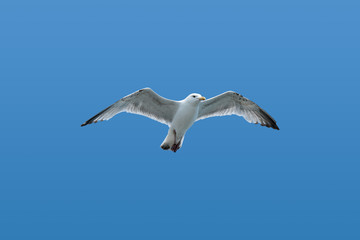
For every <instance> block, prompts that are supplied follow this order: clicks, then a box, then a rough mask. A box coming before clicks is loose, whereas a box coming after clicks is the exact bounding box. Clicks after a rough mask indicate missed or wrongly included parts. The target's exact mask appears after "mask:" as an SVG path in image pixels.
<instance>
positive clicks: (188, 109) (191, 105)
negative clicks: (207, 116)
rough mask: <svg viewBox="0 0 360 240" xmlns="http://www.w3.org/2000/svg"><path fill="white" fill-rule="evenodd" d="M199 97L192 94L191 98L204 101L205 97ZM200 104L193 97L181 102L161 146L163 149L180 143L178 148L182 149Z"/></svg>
mask: <svg viewBox="0 0 360 240" xmlns="http://www.w3.org/2000/svg"><path fill="white" fill-rule="evenodd" d="M198 95H199V94H191V95H190V96H196V97H198V99H199V98H200V99H203V97H201V96H200V97H199V96H198ZM199 104H200V101H197V100H195V101H193V100H192V98H191V97H190V98H188V97H187V98H185V99H184V100H182V101H179V108H178V110H177V112H176V114H175V116H174V119H173V121H172V122H171V124H170V128H169V131H168V135H167V136H166V138H165V140H164V141H163V143H162V144H161V148H163V149H168V148H170V147H171V146H172V144H173V143H179V146H178V147H179V148H181V146H182V142H183V141H184V137H185V133H186V131H187V130H188V129H189V128H190V127H191V126H192V125H193V124H194V122H195V120H196V118H197V116H198V113H199ZM175 151H176V150H175Z"/></svg>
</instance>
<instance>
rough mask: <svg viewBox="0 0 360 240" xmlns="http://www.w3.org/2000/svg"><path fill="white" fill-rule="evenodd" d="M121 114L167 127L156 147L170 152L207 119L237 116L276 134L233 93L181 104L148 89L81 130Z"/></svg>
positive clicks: (266, 117) (255, 110)
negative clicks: (133, 115) (164, 135)
mask: <svg viewBox="0 0 360 240" xmlns="http://www.w3.org/2000/svg"><path fill="white" fill-rule="evenodd" d="M121 112H128V113H133V114H139V115H143V116H146V117H148V118H151V119H153V120H155V121H158V122H160V123H163V124H166V125H168V126H169V131H168V134H167V136H166V138H165V140H164V141H163V143H162V144H161V145H160V147H161V148H162V149H163V150H171V151H173V152H176V151H177V150H179V149H180V148H181V147H182V144H183V141H184V137H185V133H186V131H187V130H188V129H189V128H190V127H191V126H192V125H193V124H194V122H196V121H198V120H201V119H205V118H209V117H216V116H226V115H238V116H242V117H244V118H245V120H246V121H248V122H250V123H255V124H258V123H259V124H260V125H261V126H266V127H269V128H273V129H276V130H279V127H278V126H277V125H276V121H275V120H274V119H273V118H272V117H271V116H270V115H269V114H268V113H267V112H265V110H263V109H262V108H260V107H259V106H258V105H257V104H256V103H254V102H252V101H250V100H249V99H247V98H246V97H243V96H242V95H240V94H238V93H236V92H233V91H228V92H224V93H222V94H220V95H218V96H215V97H213V98H210V99H208V100H206V99H205V97H203V96H202V95H200V94H198V93H192V94H190V95H189V96H187V97H186V98H185V99H184V100H181V101H174V100H170V99H166V98H163V97H161V96H160V95H158V94H157V93H155V92H154V91H153V90H152V89H151V88H144V89H140V90H138V91H136V92H134V93H132V94H130V95H127V96H126V97H123V98H122V99H120V100H119V101H117V102H115V103H114V104H112V105H111V106H109V107H107V108H105V109H104V110H102V111H101V112H99V113H98V114H96V115H95V116H93V117H92V118H90V119H89V120H87V121H86V122H85V123H83V124H82V125H81V126H82V127H83V126H86V125H88V124H91V123H97V122H99V121H103V120H109V119H111V118H112V117H114V116H115V115H116V114H118V113H121Z"/></svg>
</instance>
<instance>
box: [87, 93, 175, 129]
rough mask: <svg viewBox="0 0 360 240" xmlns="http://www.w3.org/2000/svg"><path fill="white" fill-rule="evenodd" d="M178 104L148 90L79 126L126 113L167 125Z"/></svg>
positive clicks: (128, 97)
mask: <svg viewBox="0 0 360 240" xmlns="http://www.w3.org/2000/svg"><path fill="white" fill-rule="evenodd" d="M178 104H179V103H178V102H177V101H173V100H169V99H166V98H163V97H161V96H159V95H158V94H157V93H155V92H154V91H153V90H152V89H150V88H144V89H141V90H139V91H136V92H134V93H132V94H130V95H128V96H126V97H123V98H122V99H120V100H119V101H117V102H115V103H114V104H112V105H111V106H109V107H107V108H105V109H104V110H102V111H101V112H99V113H98V114H96V115H95V116H93V117H92V118H90V119H89V120H87V121H86V122H85V123H83V124H82V125H81V126H82V127H83V126H86V125H88V124H91V123H97V122H98V121H104V120H109V119H111V118H112V117H114V116H115V115H116V114H118V113H121V112H128V113H134V114H139V115H143V116H146V117H148V118H151V119H153V120H156V121H158V122H161V123H163V124H166V125H169V124H170V123H171V122H172V120H173V117H174V115H175V113H176V111H177V109H178Z"/></svg>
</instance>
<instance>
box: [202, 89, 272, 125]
mask: <svg viewBox="0 0 360 240" xmlns="http://www.w3.org/2000/svg"><path fill="white" fill-rule="evenodd" d="M233 114H235V115H238V116H242V117H244V118H245V120H246V121H248V122H250V123H255V124H258V123H260V124H261V126H266V127H271V128H274V129H277V130H279V127H278V126H277V125H276V121H275V120H274V119H273V118H272V117H271V116H270V115H269V114H268V113H267V112H265V110H263V109H262V108H260V107H259V106H258V105H257V104H256V103H254V102H252V101H250V100H249V99H247V98H246V97H243V96H242V95H240V94H238V93H236V92H232V91H229V92H225V93H223V94H220V95H218V96H216V97H213V98H210V99H208V100H206V101H204V102H202V103H200V108H199V114H198V118H197V119H196V120H201V119H205V118H209V117H215V116H225V115H233Z"/></svg>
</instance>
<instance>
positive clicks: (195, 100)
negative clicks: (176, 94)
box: [185, 93, 206, 104]
mask: <svg viewBox="0 0 360 240" xmlns="http://www.w3.org/2000/svg"><path fill="white" fill-rule="evenodd" d="M205 99H206V98H205V97H203V96H201V94H198V93H192V94H190V95H189V96H187V97H186V98H185V101H186V102H190V103H196V104H199V103H200V102H201V101H204V100H205Z"/></svg>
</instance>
